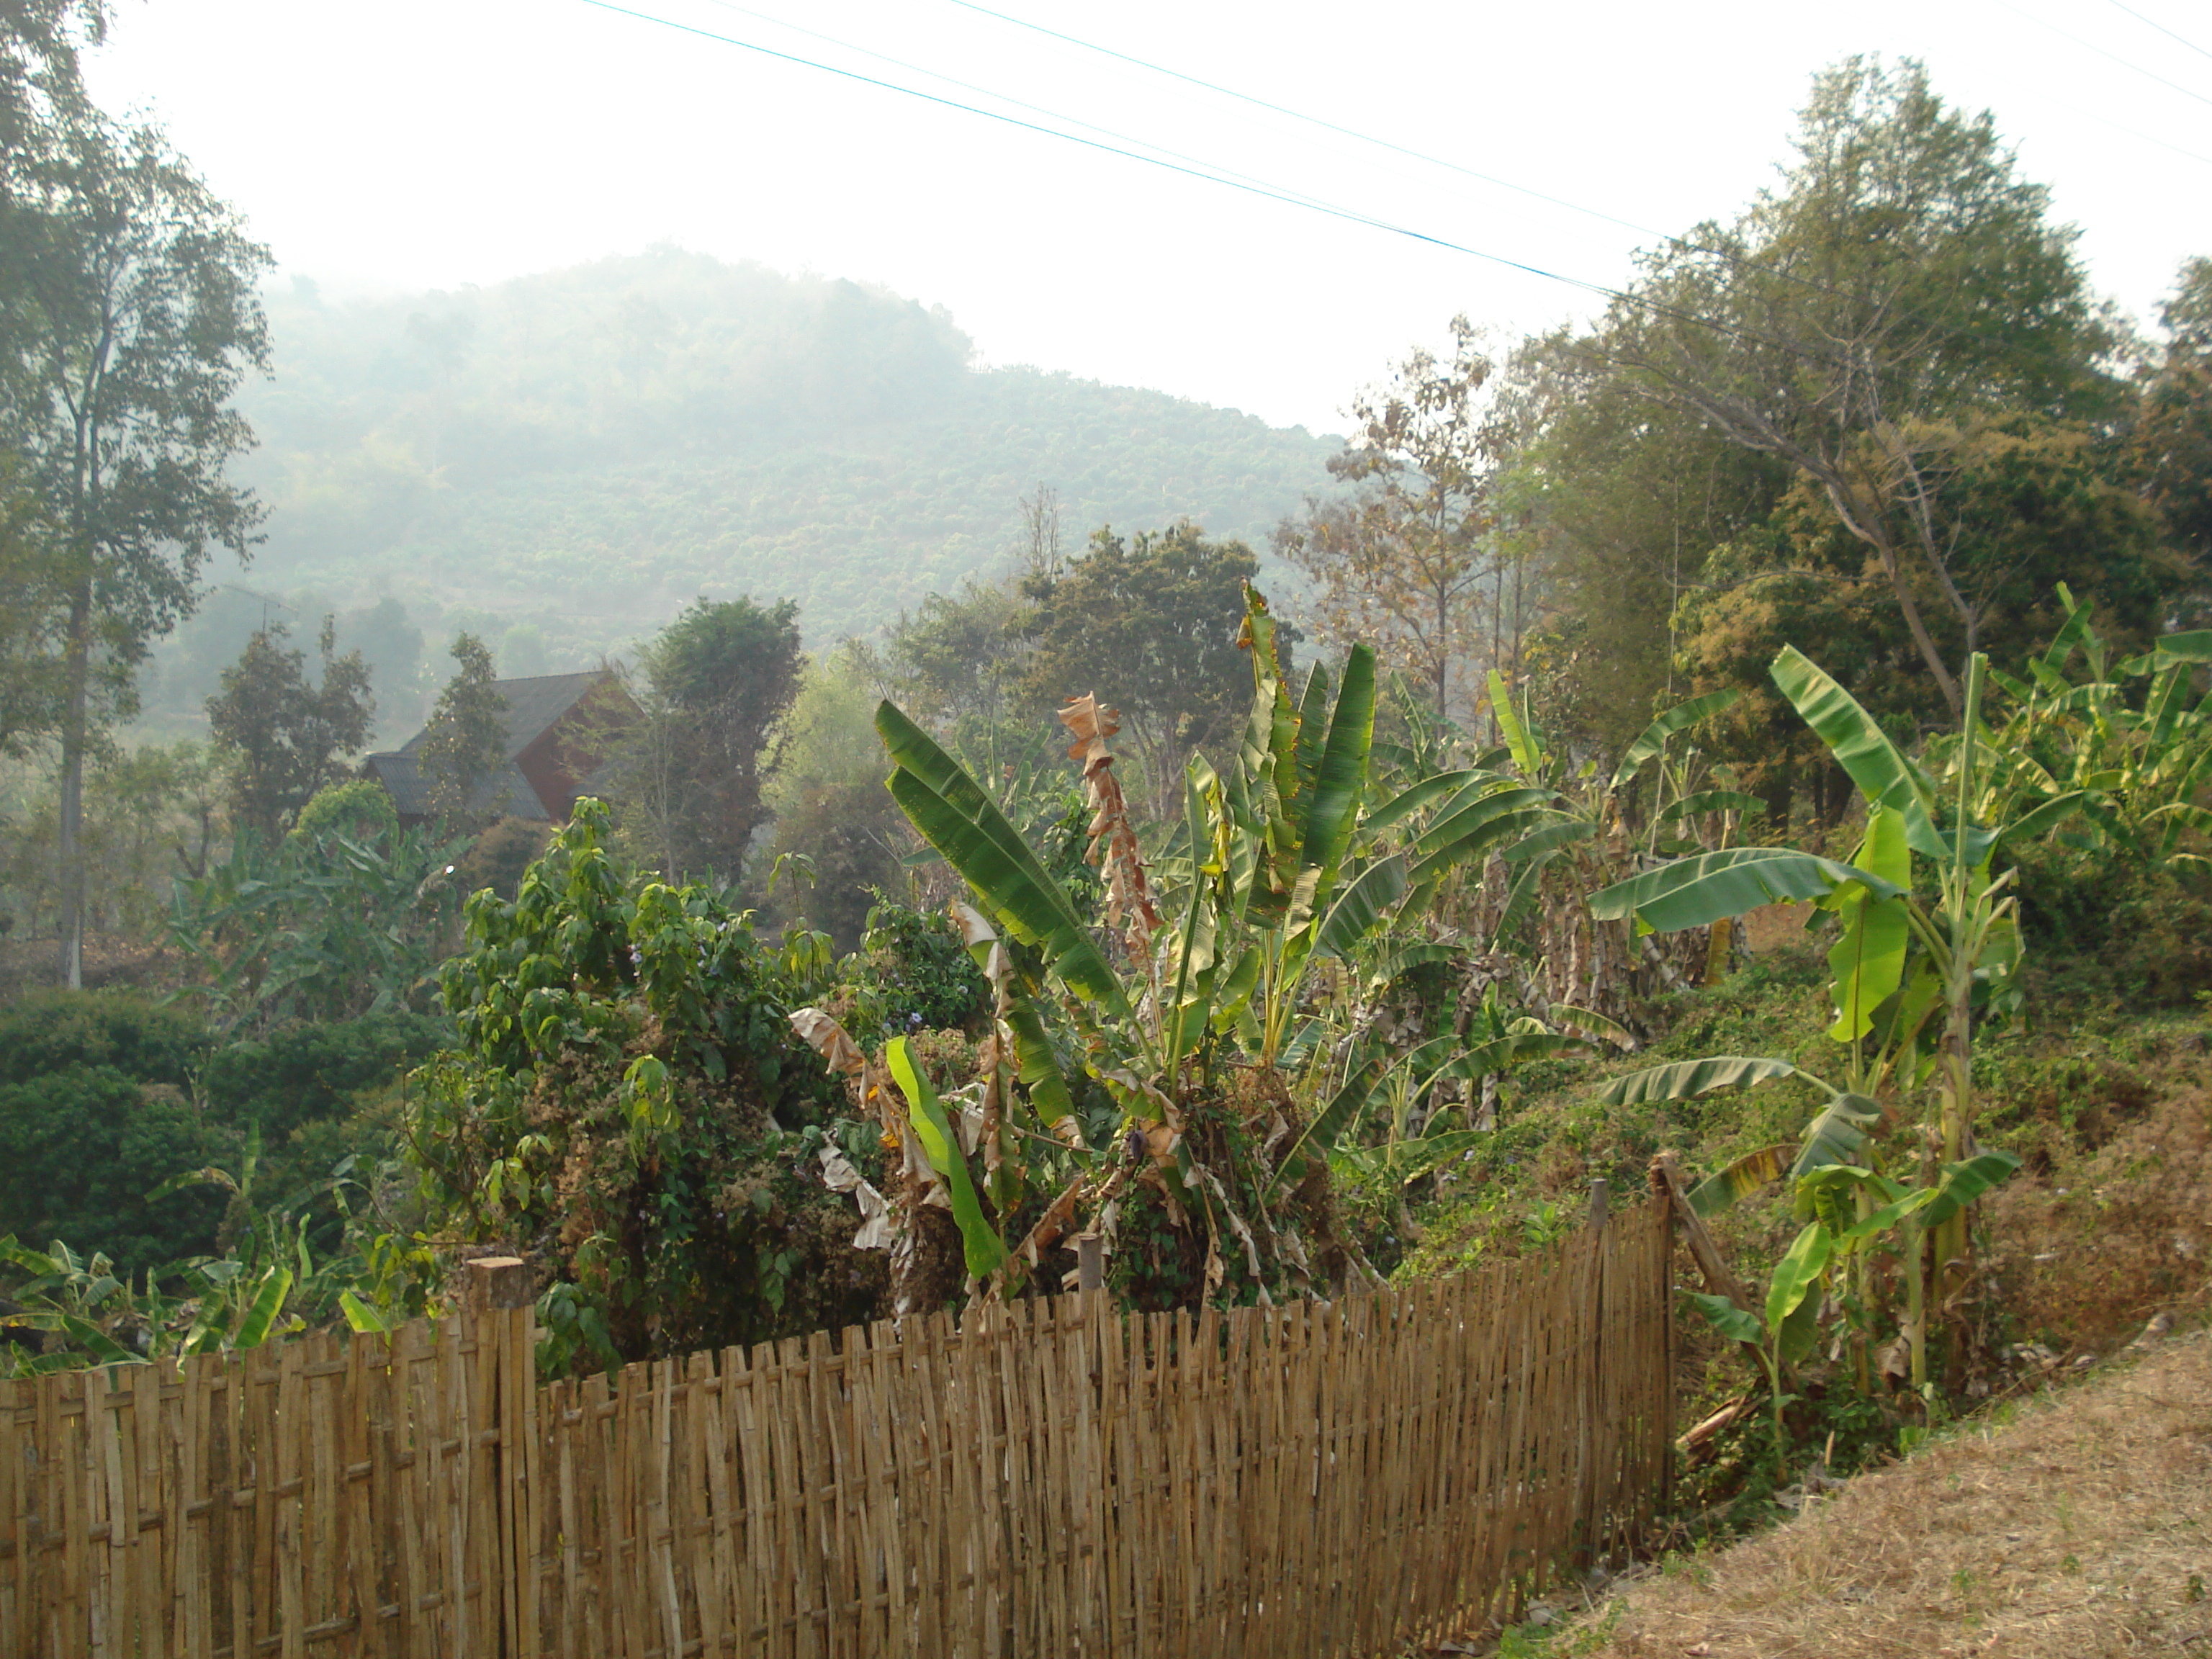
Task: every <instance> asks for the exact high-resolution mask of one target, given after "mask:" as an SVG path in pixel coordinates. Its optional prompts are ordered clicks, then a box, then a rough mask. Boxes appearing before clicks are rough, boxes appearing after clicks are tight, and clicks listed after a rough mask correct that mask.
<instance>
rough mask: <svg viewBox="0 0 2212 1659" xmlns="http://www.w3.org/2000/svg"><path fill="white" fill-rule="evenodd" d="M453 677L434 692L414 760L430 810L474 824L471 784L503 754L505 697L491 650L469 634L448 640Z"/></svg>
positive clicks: (473, 786)
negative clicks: (433, 703)
mask: <svg viewBox="0 0 2212 1659" xmlns="http://www.w3.org/2000/svg"><path fill="white" fill-rule="evenodd" d="M453 663H454V673H453V678H451V679H450V680H447V682H446V687H445V690H442V691H441V692H439V693H438V702H437V705H436V707H435V708H432V709H431V711H430V723H429V725H428V726H426V727H425V728H424V730H423V738H422V750H421V751H420V755H419V764H420V765H421V767H422V775H423V777H424V778H425V779H426V780H427V781H428V783H429V786H430V810H431V811H432V812H433V813H435V815H436V816H437V817H439V818H440V819H441V820H442V821H443V822H444V823H447V824H448V825H451V826H453V827H454V828H457V829H458V828H461V827H465V826H475V825H477V821H478V820H479V819H480V818H482V817H483V816H484V815H483V814H482V813H480V812H478V811H477V810H476V808H475V805H474V803H475V800H476V794H477V785H478V784H480V783H482V782H483V781H484V780H485V779H486V778H488V777H489V776H491V775H492V774H493V773H495V772H496V771H498V770H499V769H500V767H501V764H502V763H504V762H505V761H506V759H507V720H506V714H507V699H506V698H505V697H503V696H501V695H500V692H499V688H498V686H497V685H496V684H495V681H496V680H497V678H498V674H497V671H495V669H494V668H493V667H492V660H491V650H490V648H489V647H488V646H486V645H485V644H484V642H483V641H482V640H480V639H478V638H477V636H476V635H473V634H462V635H458V636H456V637H455V639H454V641H453Z"/></svg>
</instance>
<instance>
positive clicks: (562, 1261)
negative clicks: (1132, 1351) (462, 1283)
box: [406, 799, 881, 1369]
mask: <svg viewBox="0 0 2212 1659" xmlns="http://www.w3.org/2000/svg"><path fill="white" fill-rule="evenodd" d="M608 828H609V826H608V815H607V813H606V811H605V808H604V807H602V806H601V805H599V803H598V802H596V801H593V800H590V799H586V800H583V801H580V802H579V803H578V804H577V809H576V815H575V817H574V821H573V822H572V823H570V824H569V825H568V827H567V828H566V829H564V830H562V833H561V835H560V836H559V837H558V838H557V839H556V841H555V842H553V844H552V846H551V847H550V848H549V849H548V851H547V854H546V855H545V857H544V859H543V860H541V861H540V862H539V863H538V864H537V865H535V866H532V868H531V870H530V872H529V873H528V874H527V875H526V877H525V878H524V880H523V882H522V885H521V890H520V893H519V894H518V896H516V897H515V898H514V899H513V901H507V900H502V899H501V898H500V897H498V896H497V895H495V894H493V893H489V892H483V893H479V894H477V896H475V897H474V898H473V899H471V901H470V902H469V908H468V940H467V945H466V947H465V949H464V950H463V951H462V952H461V954H460V955H459V956H457V957H453V959H452V960H451V961H449V962H448V963H447V964H446V965H445V968H444V969H443V970H442V972H441V983H442V985H443V987H444V992H445V999H446V1003H447V1007H448V1008H449V1009H451V1010H452V1012H453V1018H454V1019H455V1022H456V1024H458V1026H459V1036H460V1040H459V1044H458V1045H457V1046H456V1047H455V1048H453V1049H452V1050H450V1051H448V1052H447V1053H445V1054H441V1055H440V1056H439V1057H438V1058H437V1059H436V1060H435V1061H433V1062H432V1063H431V1064H430V1065H429V1066H428V1067H426V1068H425V1069H424V1070H423V1071H422V1073H421V1074H420V1075H419V1077H418V1079H417V1082H418V1085H419V1089H418V1092H417V1093H416V1096H415V1097H414V1098H412V1099H411V1100H410V1102H409V1103H408V1107H407V1116H406V1134H407V1140H408V1146H409V1156H410V1159H411V1160H412V1161H413V1163H414V1164H415V1165H416V1169H417V1170H418V1171H419V1174H420V1176H421V1180H422V1196H423V1200H424V1203H425V1206H426V1209H427V1217H428V1220H427V1225H426V1228H425V1230H424V1231H425V1238H424V1239H423V1240H422V1241H418V1243H426V1242H427V1243H465V1242H477V1241H485V1242H491V1241H496V1242H499V1243H504V1244H506V1245H508V1246H509V1247H511V1248H515V1249H521V1250H524V1251H526V1252H527V1253H528V1254H529V1255H531V1257H532V1259H533V1260H535V1261H538V1262H539V1263H541V1264H542V1267H543V1272H544V1275H545V1276H546V1277H547V1278H548V1279H550V1280H551V1282H552V1287H551V1289H550V1290H549V1291H547V1293H546V1296H545V1298H544V1303H543V1308H544V1316H545V1319H546V1323H547V1328H548V1331H549V1338H548V1340H549V1343H550V1345H551V1346H550V1351H549V1363H550V1364H552V1365H553V1366H555V1367H556V1369H557V1368H560V1367H562V1366H565V1365H567V1364H572V1363H585V1364H597V1363H602V1362H604V1361H607V1360H611V1359H613V1358H617V1357H620V1358H640V1357H641V1356H643V1355H646V1354H648V1353H670V1352H684V1351H687V1350H690V1349H693V1348H699V1347H707V1346H715V1345H718V1344H723V1343H729V1342H751V1341H758V1340H766V1339H767V1338H769V1337H771V1336H775V1335H781V1334H791V1333H793V1332H797V1331H804V1330H811V1329H815V1328H819V1327H820V1326H823V1325H836V1324H841V1323H844V1322H848V1318H850V1317H866V1316H868V1315H869V1314H870V1313H872V1310H873V1309H874V1306H875V1300H876V1297H877V1295H878V1291H879V1290H880V1285H881V1278H880V1274H881V1268H880V1267H879V1266H876V1267H871V1265H870V1260H869V1259H863V1258H857V1257H854V1256H853V1255H850V1254H849V1253H848V1252H847V1251H846V1250H845V1249H843V1241H844V1237H845V1236H846V1235H848V1233H849V1231H850V1230H851V1227H852V1225H853V1222H852V1211H851V1206H850V1205H849V1203H848V1202H846V1201H844V1200H836V1199H833V1198H832V1197H830V1196H829V1194H827V1193H825V1192H824V1191H823V1189H822V1188H821V1187H820V1186H819V1185H818V1184H817V1183H816V1182H814V1181H813V1180H812V1179H811V1175H812V1172H813V1171H815V1170H816V1169H817V1165H815V1164H814V1163H813V1162H812V1161H811V1159H810V1158H806V1157H805V1151H806V1148H807V1146H810V1145H811V1144H813V1143H814V1141H815V1140H818V1138H819V1137H818V1130H819V1127H820V1125H821V1124H822V1121H823V1116H824V1114H823V1102H824V1101H825V1099H827V1098H828V1097H829V1088H828V1084H827V1080H826V1079H825V1077H824V1075H823V1071H822V1068H821V1066H820V1065H819V1063H818V1062H817V1060H815V1059H814V1057H813V1056H812V1055H811V1054H809V1053H808V1052H807V1051H806V1050H805V1048H804V1046H803V1045H801V1044H799V1042H797V1041H796V1040H795V1039H794V1038H793V1036H791V1034H790V1029H789V1026H788V1024H787V1020H786V1017H787V1013H788V1011H789V1006H790V1005H789V1003H788V1001H787V992H786V987H785V986H784V984H783V983H782V981H781V973H782V969H781V963H780V961H779V959H778V957H777V956H776V954H775V952H774V951H771V950H769V949H768V948H767V947H765V946H764V945H763V943H762V941H761V940H760V939H758V938H757V935H756V934H755V933H754V930H753V925H752V917H751V915H750V913H749V912H741V911H732V909H730V908H728V907H727V906H726V904H725V903H724V902H722V900H720V898H718V897H717V896H714V894H713V893H711V892H709V891H708V890H705V889H703V888H700V887H696V886H684V887H671V886H669V885H667V884H665V883H660V882H655V881H641V880H639V879H636V878H633V877H631V876H630V875H629V873H628V872H626V871H625V870H624V869H623V867H622V866H621V865H620V864H619V863H618V861H617V859H616V857H615V855H614V854H613V853H612V852H611V850H610V848H609V847H608V845H607V834H608ZM810 1127H811V1128H813V1129H815V1130H817V1134H816V1135H815V1136H814V1137H812V1138H811V1139H810V1138H809V1137H807V1136H805V1135H804V1134H801V1133H797V1132H799V1131H802V1130H805V1129H807V1128H810ZM863 1150H864V1149H863ZM794 1158H796V1159H797V1160H798V1162H797V1163H795V1164H794V1162H793V1160H794Z"/></svg>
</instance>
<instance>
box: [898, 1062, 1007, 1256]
mask: <svg viewBox="0 0 2212 1659" xmlns="http://www.w3.org/2000/svg"><path fill="white" fill-rule="evenodd" d="M884 1061H885V1063H886V1064H888V1065H889V1066H890V1068H891V1076H892V1078H893V1079H895V1080H896V1082H897V1084H898V1086H899V1092H900V1093H901V1094H902V1095H904V1096H905V1097H906V1103H907V1122H908V1124H909V1125H910V1126H911V1127H912V1128H913V1130H914V1134H915V1139H917V1140H919V1141H921V1150H922V1154H923V1156H924V1157H926V1158H928V1159H929V1167H930V1168H931V1169H933V1170H936V1171H937V1173H938V1174H939V1175H941V1176H944V1177H945V1190H946V1191H947V1192H948V1193H949V1194H951V1199H952V1219H953V1220H954V1222H956V1223H957V1225H958V1226H959V1228H960V1242H961V1245H962V1247H963V1254H964V1255H966V1257H967V1261H968V1272H969V1275H970V1276H971V1277H973V1278H975V1279H984V1278H987V1277H988V1276H989V1275H991V1274H992V1273H996V1272H997V1271H998V1270H999V1269H1000V1267H1003V1266H1004V1265H1005V1264H1006V1243H1005V1241H1004V1240H1002V1239H1001V1238H1000V1237H999V1234H998V1231H997V1229H995V1228H994V1227H993V1226H992V1225H991V1224H990V1222H989V1221H988V1220H987V1219H986V1218H984V1215H983V1206H982V1202H981V1200H979V1199H978V1198H977V1197H976V1195H975V1182H974V1181H973V1180H971V1179H970V1178H969V1174H968V1156H967V1154H966V1153H965V1152H962V1151H961V1149H960V1141H959V1139H958V1138H957V1136H956V1135H955V1134H954V1133H953V1132H952V1126H951V1121H949V1120H948V1119H947V1118H946V1117H945V1106H944V1103H943V1102H941V1101H939V1099H938V1097H937V1091H936V1090H935V1089H934V1088H933V1087H932V1086H931V1085H930V1081H929V1073H927V1072H925V1071H923V1070H922V1069H921V1066H918V1065H916V1064H915V1059H914V1056H913V1054H910V1053H908V1049H907V1046H906V1039H905V1038H904V1037H902V1036H899V1037H893V1038H892V1039H891V1040H890V1042H888V1043H886V1044H884Z"/></svg>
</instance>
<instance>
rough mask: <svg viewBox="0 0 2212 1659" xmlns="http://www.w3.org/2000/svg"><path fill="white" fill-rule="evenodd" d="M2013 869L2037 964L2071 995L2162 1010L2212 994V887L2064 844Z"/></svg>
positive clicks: (2038, 851) (2036, 848) (2023, 855)
mask: <svg viewBox="0 0 2212 1659" xmlns="http://www.w3.org/2000/svg"><path fill="white" fill-rule="evenodd" d="M2014 879H2015V882H2017V883H2018V884H2019V890H2020V915H2021V926H2022V927H2023V928H2024V929H2025V931H2026V932H2027V937H2028V943H2029V951H2030V957H2031V959H2039V961H2040V962H2041V963H2044V964H2045V965H2048V966H2050V967H2051V968H2052V969H2054V970H2060V969H2063V971H2064V972H2065V973H2067V974H2068V975H2069V977H2071V978H2072V979H2073V980H2074V981H2075V984H2074V985H2073V986H2071V987H2069V988H2071V989H2076V990H2082V991H2092V992H2093V991H2096V990H2100V989H2102V990H2108V991H2109V992H2110V993H2112V994H2117V995H2118V996H2120V997H2123V998H2124V999H2126V1000H2130V1001H2131V1002H2135V1003H2138V1004H2140V1003H2144V1002H2148V1003H2152V1004H2156V1005H2158V1006H2185V1005H2187V1004H2188V1003H2189V1002H2191V1000H2193V999H2194V998H2195V997H2196V996H2197V994H2198V993H2199V992H2201V991H2204V990H2207V989H2212V880H2208V879H2207V878H2205V877H2203V875H2201V874H2197V873H2194V872H2190V871H2187V870H2185V869H2164V870H2160V869H2154V868H2149V867H2147V866H2145V865H2144V864H2142V862H2140V861H2137V860H2127V859H2124V858H2121V857H2119V856H2117V855H2102V854H2083V853H2081V852H2077V851H2075V849H2073V848H2067V847H2064V846H2062V845H2060V844H2058V843H2057V842H2056V841H2050V842H2039V843H2034V844H2031V845H2029V846H2027V847H2025V848H2021V850H2020V852H2019V854H2018V857H2017V860H2016V863H2015V876H2014ZM2098 981H2102V983H2101V984H2100V983H2098Z"/></svg>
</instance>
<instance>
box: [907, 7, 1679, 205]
mask: <svg viewBox="0 0 2212 1659" xmlns="http://www.w3.org/2000/svg"><path fill="white" fill-rule="evenodd" d="M951 4H953V5H956V6H959V7H961V8H963V9H965V10H968V11H973V12H980V13H981V15H984V16H986V17H995V18H997V19H998V20H999V21H1000V22H1002V23H1011V24H1012V25H1013V26H1014V27H1016V28H1023V29H1031V30H1034V31H1035V32H1036V33H1039V34H1042V35H1046V36H1048V37H1050V38H1051V39H1053V40H1061V41H1065V42H1066V44H1067V45H1069V46H1079V47H1081V48H1082V49H1083V50H1084V51H1085V52H1097V53H1099V54H1100V55H1102V56H1103V57H1107V58H1119V59H1120V60H1121V62H1122V63H1125V64H1134V65H1135V66H1136V67H1137V68H1139V69H1141V70H1150V71H1151V72H1152V74H1154V75H1164V76H1168V77H1169V78H1170V80H1176V81H1182V82H1187V83H1188V84H1189V85H1191V86H1194V87H1202V88H1205V89H1206V91H1208V92H1213V93H1218V94H1221V96H1223V97H1224V98H1234V99H1236V100H1237V101H1238V102H1239V103H1243V104H1249V105H1251V106H1253V107H1254V108H1255V109H1264V110H1271V111H1273V112H1274V113H1275V114H1277V115H1287V116H1289V117H1290V118H1291V119H1292V120H1293V121H1304V123H1305V124H1306V125H1309V126H1316V127H1320V128H1321V129H1322V130H1323V131H1327V132H1334V133H1337V134H1340V135H1341V136H1342V137H1346V138H1352V139H1357V140H1358V142H1359V143H1363V144H1373V145H1375V146H1376V148H1377V149H1387V150H1393V151H1395V152H1396V153H1397V154H1398V155H1404V156H1409V157H1411V158H1412V159H1413V160H1414V161H1425V162H1427V163H1428V164H1429V165H1430V166H1431V167H1443V168H1444V169H1445V170H1446V171H1448V172H1451V173H1462V174H1463V175H1465V176H1466V177H1468V178H1469V179H1480V180H1482V182H1483V183H1485V184H1486V185H1497V186H1498V188H1499V189H1500V190H1510V191H1516V192H1517V193H1519V194H1520V195H1522V196H1528V197H1534V199H1535V200H1537V201H1539V202H1549V203H1550V204H1552V205H1553V207H1563V208H1565V209H1566V210H1568V211H1569V212H1570V213H1582V214H1587V215H1588V216H1589V217H1591V218H1593V219H1602V220H1604V221H1605V222H1606V223H1607V224H1609V225H1619V226H1620V228H1622V229H1623V230H1632V231H1635V232H1636V233H1638V234H1639V235H1644V236H1665V233H1664V232H1662V231H1657V230H1654V229H1652V228H1651V227H1650V226H1649V225H1639V224H1637V223H1636V222H1633V221H1632V220H1628V219H1622V218H1617V217H1615V216H1613V215H1612V214H1610V213H1605V212H1601V211H1600V210H1598V209H1596V208H1593V207H1584V206H1583V204H1581V203H1579V202H1570V201H1568V200H1567V199H1566V198H1565V197H1560V196H1547V194H1545V193H1544V192H1543V191H1541V190H1532V189H1530V188H1529V187H1528V185H1516V184H1515V183H1514V182H1513V181H1512V180H1511V179H1500V178H1498V177H1496V176H1495V175H1493V174H1492V173H1478V172H1476V171H1475V170H1474V168H1473V167H1462V166H1461V165H1460V164H1459V163H1458V162H1456V161H1446V160H1445V159H1444V158H1443V156H1441V155H1428V154H1426V153H1425V152H1424V151H1421V150H1418V149H1407V147H1406V146H1405V145H1403V144H1395V143H1391V142H1390V141H1389V139H1387V138H1377V137H1375V136H1374V135H1373V134H1372V133H1366V132H1361V131H1357V130H1356V129H1354V128H1352V127H1344V126H1339V125H1337V124H1336V123H1335V122H1334V121H1324V120H1323V119H1322V118H1321V117H1320V116H1318V115H1308V114H1306V113H1305V112H1304V111H1303V110H1295V109H1291V108H1289V107H1288V106H1285V105H1282V104H1271V103H1269V102H1268V101H1267V100H1266V99H1264V98H1255V97H1254V96H1253V95H1252V94H1249V93H1245V92H1239V91H1237V89H1236V88H1234V87H1225V86H1220V85H1218V84H1216V83H1215V82H1212V81H1201V80H1200V79H1199V77H1198V76H1195V75H1186V74H1184V73H1183V72H1182V70H1174V69H1170V68H1168V67H1167V65H1166V64H1155V63H1152V61H1150V60H1149V59H1147V58H1134V57H1132V56H1131V55H1130V54H1129V53H1127V52H1116V51H1115V50H1114V48H1113V47H1111V46H1100V45H1098V44H1097V42H1096V41H1094V40H1080V39H1079V38H1078V37H1076V36H1075V35H1073V34H1063V33H1060V31H1059V30H1058V29H1050V28H1047V27H1045V26H1044V25H1043V24H1042V23H1032V22H1030V21H1029V20H1028V19H1027V18H1025V17H1016V16H1013V15H1011V14H1010V13H1007V12H1003V11H993V10H992V9H990V8H989V7H988V6H979V5H977V4H975V0H951ZM1666 240H1669V241H1672V240H1674V238H1672V237H1666Z"/></svg>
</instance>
